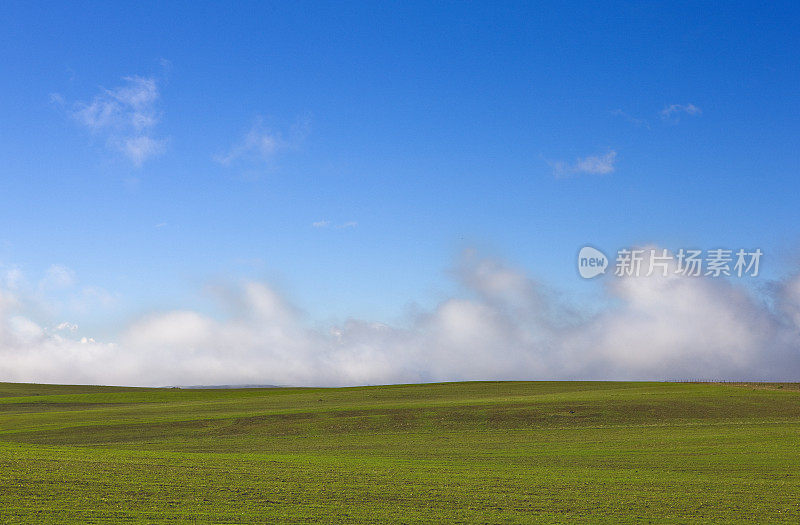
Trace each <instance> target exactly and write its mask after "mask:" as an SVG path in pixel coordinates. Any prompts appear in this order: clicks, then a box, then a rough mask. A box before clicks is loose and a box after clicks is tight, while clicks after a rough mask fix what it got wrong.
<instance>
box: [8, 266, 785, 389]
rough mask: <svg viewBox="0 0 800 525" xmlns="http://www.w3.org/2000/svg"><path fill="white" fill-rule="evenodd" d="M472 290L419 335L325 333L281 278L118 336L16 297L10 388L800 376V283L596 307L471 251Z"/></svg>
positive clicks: (635, 296)
mask: <svg viewBox="0 0 800 525" xmlns="http://www.w3.org/2000/svg"><path fill="white" fill-rule="evenodd" d="M454 275H456V277H457V279H458V281H459V284H460V285H461V287H462V289H463V292H464V293H463V296H459V297H451V298H448V299H446V300H443V301H442V302H440V303H439V304H438V305H437V306H436V307H435V308H433V309H431V310H430V311H425V312H421V313H417V314H416V315H414V316H413V318H412V319H410V320H409V322H408V323H407V324H406V325H405V326H390V325H387V324H383V323H378V322H374V321H369V320H361V319H349V320H347V321H346V322H344V323H343V324H341V325H338V326H330V327H329V328H327V329H318V328H312V327H310V326H309V324H308V323H307V322H306V319H304V317H303V316H302V315H301V314H300V313H299V310H298V309H297V308H296V307H294V306H293V305H292V304H291V303H289V302H288V301H287V300H286V299H285V298H284V297H282V296H281V295H280V294H278V293H277V292H276V291H275V290H274V289H273V288H271V287H270V286H269V285H267V284H264V283H261V282H247V283H244V284H242V285H241V286H239V287H235V289H234V290H232V292H233V293H232V294H228V296H229V299H230V304H228V305H227V306H228V307H229V310H230V312H231V314H230V315H229V316H228V317H227V318H224V319H217V318H213V317H210V316H208V315H204V314H202V313H200V312H197V311H193V310H175V311H168V312H158V313H152V314H150V315H148V316H145V317H143V318H140V319H137V320H135V321H133V322H131V323H130V324H129V325H128V326H127V328H126V329H125V330H124V331H123V332H122V333H121V334H119V337H118V338H117V340H115V341H113V342H103V341H95V340H94V339H91V338H86V337H81V338H78V337H77V336H76V335H75V328H76V326H75V324H73V323H72V322H68V321H64V322H62V323H60V324H59V325H58V326H56V327H55V328H54V329H48V328H46V327H43V326H42V325H40V324H39V323H37V322H36V321H34V320H33V319H31V318H30V317H29V316H25V315H23V314H22V313H21V311H22V308H21V306H22V305H23V303H25V301H27V300H29V298H25V297H22V296H21V294H20V292H19V291H18V290H15V289H12V287H9V286H7V285H6V286H4V287H3V288H2V289H0V377H2V378H3V380H4V381H20V382H46V383H92V384H116V385H140V386H163V385H194V384H279V385H296V386H344V385H364V384H382V383H404V382H428V381H458V380H547V379H597V380H602V379H619V380H626V379H627V380H669V379H674V380H684V379H704V380H716V379H724V380H775V381H779V380H791V379H796V378H797V376H798V374H800V275H794V276H791V277H788V278H786V279H784V280H782V281H780V282H775V283H772V285H771V286H769V287H767V288H766V291H765V292H764V293H763V295H756V294H755V293H754V292H751V291H748V290H747V289H746V288H745V287H742V286H740V285H737V284H734V283H732V282H728V281H724V280H712V279H706V278H695V277H684V276H679V275H669V276H668V277H662V276H660V275H658V274H656V275H653V276H651V277H646V278H645V277H638V278H637V277H627V278H618V279H610V280H607V281H606V284H607V286H605V287H604V292H603V293H604V294H605V297H604V299H605V301H604V303H607V304H608V306H607V307H606V308H605V309H603V310H601V311H600V312H592V313H588V312H585V311H582V310H581V309H580V308H577V307H576V306H575V305H573V304H571V303H570V302H569V301H568V300H566V299H565V298H563V297H561V296H559V295H558V294H556V293H554V292H553V291H552V290H551V289H549V288H548V287H547V286H545V285H542V284H541V283H538V282H537V281H535V280H533V279H531V278H530V277H528V276H526V275H525V274H524V273H522V272H520V271H518V270H516V269H513V268H510V267H509V266H507V265H506V264H504V263H503V262H502V261H498V260H495V259H488V258H480V257H478V256H477V255H476V254H475V253H473V252H467V253H465V255H464V256H463V258H462V259H461V261H460V262H459V263H458V265H457V270H456V271H455V272H454Z"/></svg>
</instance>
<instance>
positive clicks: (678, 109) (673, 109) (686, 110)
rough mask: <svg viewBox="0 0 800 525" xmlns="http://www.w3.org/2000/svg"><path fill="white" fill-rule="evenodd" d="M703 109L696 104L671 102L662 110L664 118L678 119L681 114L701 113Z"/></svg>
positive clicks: (692, 114)
mask: <svg viewBox="0 0 800 525" xmlns="http://www.w3.org/2000/svg"><path fill="white" fill-rule="evenodd" d="M701 113H702V111H701V110H700V108H698V107H697V106H695V105H694V104H670V105H669V106H667V107H665V108H664V109H662V110H661V118H662V119H664V120H670V119H677V118H678V117H679V116H680V115H689V116H694V115H700V114H701Z"/></svg>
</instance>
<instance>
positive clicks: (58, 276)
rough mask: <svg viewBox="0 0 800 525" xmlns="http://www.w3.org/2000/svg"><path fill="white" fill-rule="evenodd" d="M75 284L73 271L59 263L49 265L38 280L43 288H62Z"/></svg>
mask: <svg viewBox="0 0 800 525" xmlns="http://www.w3.org/2000/svg"><path fill="white" fill-rule="evenodd" d="M74 284H75V272H73V271H72V270H71V269H70V268H67V267H66V266H64V265H61V264H53V265H51V266H50V267H49V268H48V269H47V271H46V272H45V275H44V278H43V279H42V280H41V281H40V282H39V286H40V288H43V289H50V290H53V289H64V288H70V287H72V286H73V285H74Z"/></svg>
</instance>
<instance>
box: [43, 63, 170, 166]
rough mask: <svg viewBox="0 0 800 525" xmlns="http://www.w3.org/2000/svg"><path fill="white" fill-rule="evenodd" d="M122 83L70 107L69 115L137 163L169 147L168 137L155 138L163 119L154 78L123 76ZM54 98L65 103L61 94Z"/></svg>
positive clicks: (60, 103) (139, 164)
mask: <svg viewBox="0 0 800 525" xmlns="http://www.w3.org/2000/svg"><path fill="white" fill-rule="evenodd" d="M123 81H124V82H125V83H124V84H123V85H122V86H119V87H116V88H113V89H102V90H101V92H100V93H99V94H98V95H96V96H95V97H94V98H93V99H92V100H90V101H88V102H75V103H74V104H72V105H70V106H69V109H68V111H69V114H70V116H71V117H72V118H73V119H74V120H75V121H76V122H78V123H79V124H81V125H82V126H83V127H85V128H86V129H87V130H89V131H90V132H91V133H92V134H93V135H95V136H97V137H100V138H102V139H103V140H104V141H105V142H106V145H107V146H108V147H109V148H110V149H112V150H115V151H118V152H120V153H122V154H123V155H125V157H127V158H128V159H129V160H130V161H131V162H133V164H134V165H136V166H141V165H142V164H143V163H144V162H145V161H147V160H148V159H151V158H153V157H156V156H158V155H160V154H162V153H163V152H164V150H165V149H166V143H167V141H166V139H163V138H161V139H160V138H156V137H155V135H154V133H155V128H156V126H157V125H158V123H159V122H160V120H161V113H160V111H159V110H158V101H159V98H160V94H159V90H158V83H157V82H156V80H155V79H154V78H145V77H139V76H130V77H124V78H123ZM51 99H52V100H53V101H54V102H55V103H58V104H59V105H64V104H65V101H64V98H63V97H62V96H60V95H58V94H55V95H52V96H51Z"/></svg>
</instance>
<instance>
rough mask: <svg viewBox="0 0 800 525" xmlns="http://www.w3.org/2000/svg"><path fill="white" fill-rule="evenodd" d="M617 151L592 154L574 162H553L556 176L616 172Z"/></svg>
mask: <svg viewBox="0 0 800 525" xmlns="http://www.w3.org/2000/svg"><path fill="white" fill-rule="evenodd" d="M616 161H617V152H616V151H613V150H612V151H609V152H608V153H606V154H605V155H590V156H588V157H584V158H579V159H577V160H576V161H575V162H573V163H567V162H551V163H550V165H551V166H552V168H553V174H554V175H555V176H556V177H559V178H561V177H569V176H572V175H578V174H591V175H606V174H608V173H613V172H614V164H615V163H616Z"/></svg>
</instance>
